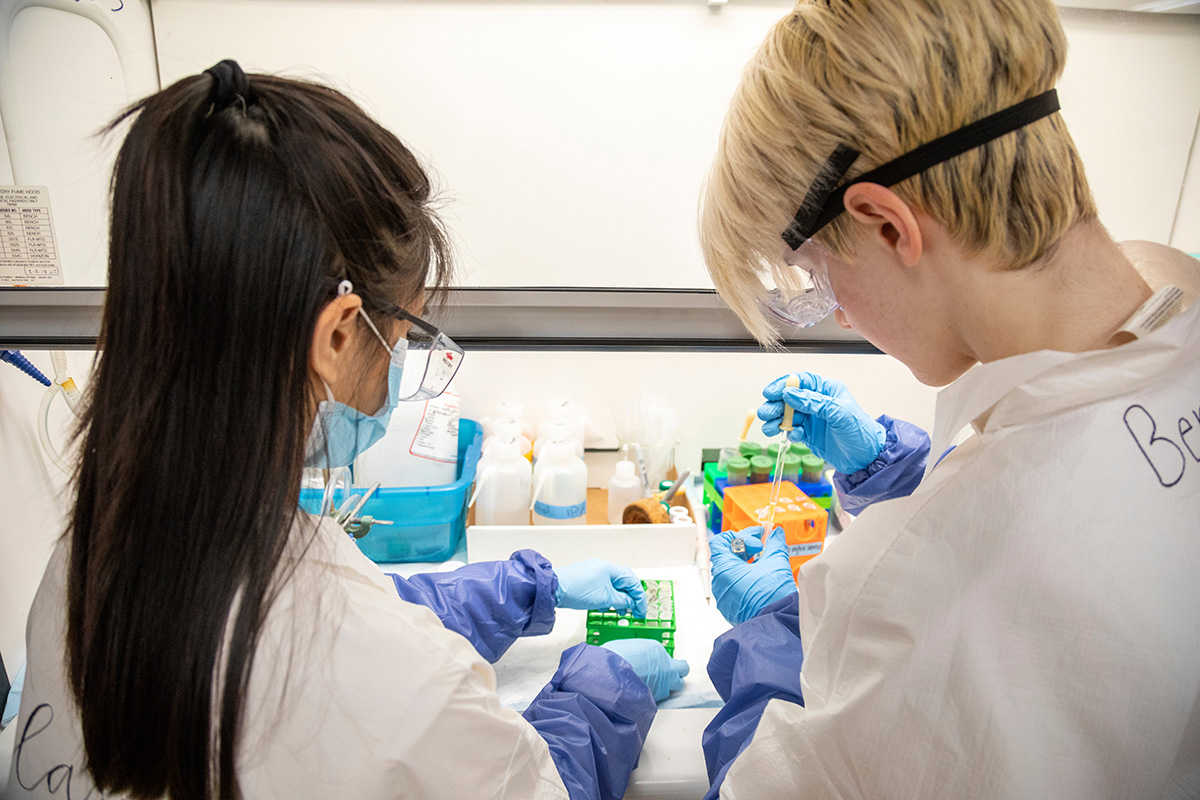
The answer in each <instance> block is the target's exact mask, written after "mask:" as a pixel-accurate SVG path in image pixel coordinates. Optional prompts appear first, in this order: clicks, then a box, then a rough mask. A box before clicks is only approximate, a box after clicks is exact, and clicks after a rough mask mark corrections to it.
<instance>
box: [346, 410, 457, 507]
mask: <svg viewBox="0 0 1200 800" xmlns="http://www.w3.org/2000/svg"><path fill="white" fill-rule="evenodd" d="M457 479H458V395H456V394H453V393H452V392H450V391H446V392H444V393H442V395H441V396H439V397H435V398H433V399H432V400H426V401H424V402H403V403H400V404H399V405H397V406H396V410H395V411H393V412H392V419H391V421H390V422H389V423H388V432H387V436H384V437H383V439H381V440H380V441H379V442H378V443H377V444H376V445H375V446H374V447H372V448H371V449H369V450H367V451H366V452H365V453H363V454H362V455H360V456H359V457H358V460H357V461H355V462H354V483H355V485H356V486H370V485H372V484H374V483H377V482H378V483H379V484H380V485H382V486H384V487H388V488H390V487H397V486H445V485H446V484H448V483H454V481H455V480H457Z"/></svg>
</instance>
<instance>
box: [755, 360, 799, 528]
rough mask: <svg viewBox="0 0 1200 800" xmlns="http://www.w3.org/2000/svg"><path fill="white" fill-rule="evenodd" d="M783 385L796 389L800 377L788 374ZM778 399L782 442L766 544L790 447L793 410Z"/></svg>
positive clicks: (773, 524)
mask: <svg viewBox="0 0 1200 800" xmlns="http://www.w3.org/2000/svg"><path fill="white" fill-rule="evenodd" d="M784 386H785V387H787V388H789V389H798V388H800V378H799V377H797V376H796V375H789V376H788V379H787V382H786V383H785V384H784ZM780 399H781V400H782V402H783V420H782V421H781V422H780V423H779V431H780V433H782V434H783V444H781V445H779V457H778V458H776V459H775V478H774V480H773V481H772V482H771V503H770V505H768V506H767V524H766V525H765V526H764V528H763V543H764V544H766V537H768V536H770V535H771V531H773V530H775V527H774V526H775V506H776V505H777V504H778V503H779V486H780V484H782V483H783V459H784V458H785V457H787V454H788V451H789V450H790V449H791V447H792V445H791V443H790V442H789V441H788V431H790V430H791V429H792V416H793V415H794V414H795V411H793V410H792V407H791V406H789V405H788V404H787V401H786V400H783V399H782V398H780Z"/></svg>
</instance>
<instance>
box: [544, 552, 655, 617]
mask: <svg viewBox="0 0 1200 800" xmlns="http://www.w3.org/2000/svg"><path fill="white" fill-rule="evenodd" d="M554 574H555V575H557V576H558V591H557V592H556V594H555V601H556V602H555V605H557V606H558V607H559V608H579V609H584V610H589V611H590V610H591V609H594V608H603V609H609V608H615V609H616V610H617V611H632V612H633V615H634V616H635V617H645V616H646V591H645V590H644V589H643V588H642V582H641V581H640V580H638V576H637V575H634V574H633V570H631V569H630V568H629V567H618V566H617V565H616V564H610V563H609V562H607V561H605V560H603V559H600V558H589V559H588V560H587V561H576V562H575V563H574V564H567V565H566V566H565V567H560V568H556V569H555V570H554Z"/></svg>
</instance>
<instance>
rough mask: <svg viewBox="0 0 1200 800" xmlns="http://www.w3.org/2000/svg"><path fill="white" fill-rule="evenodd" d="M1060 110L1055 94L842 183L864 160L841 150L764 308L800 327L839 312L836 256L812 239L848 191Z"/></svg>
mask: <svg viewBox="0 0 1200 800" xmlns="http://www.w3.org/2000/svg"><path fill="white" fill-rule="evenodd" d="M1058 110H1059V104H1058V93H1057V92H1056V91H1055V90H1054V89H1051V90H1050V91H1048V92H1044V93H1042V94H1039V95H1036V96H1034V97H1031V98H1029V99H1027V100H1023V101H1021V102H1020V103H1017V104H1016V105H1014V106H1009V107H1008V108H1006V109H1003V110H1001V111H997V112H996V113H995V114H992V115H990V116H987V117H984V118H983V119H980V120H977V121H975V122H972V123H971V124H969V125H966V126H964V127H962V128H959V129H958V130H956V131H952V132H951V133H948V134H946V135H945V136H941V137H938V138H937V139H934V140H933V141H931V142H927V143H926V144H923V145H921V146H920V147H918V148H916V149H915V150H910V151H909V152H907V153H905V154H904V155H902V156H899V157H897V158H895V159H893V160H891V161H889V162H887V163H886V164H882V165H880V166H878V167H875V168H874V169H872V170H868V171H867V172H864V173H863V174H862V175H859V176H858V177H856V178H854V179H852V180H849V181H845V182H842V178H843V177H845V175H846V173H847V172H848V171H849V170H850V167H851V166H853V165H854V162H855V161H856V160H858V156H859V155H860V154H859V151H857V150H855V149H853V148H850V147H847V146H845V145H838V146H837V147H836V148H835V149H834V151H833V153H832V154H831V155H830V156H829V158H828V159H826V161H825V164H824V165H823V166H822V167H821V169H820V170H818V172H817V177H816V178H815V179H813V182H812V185H811V186H810V187H809V189H808V193H807V194H806V195H805V196H804V200H803V202H801V204H800V208H799V210H798V211H796V215H795V216H794V217H793V218H792V221H791V223H790V224H789V225H788V227H787V230H785V231H784V232H783V233H782V234H781V237H782V238H783V241H784V242H785V243H786V244H787V250H786V251H785V253H784V257H783V262H782V264H776V265H773V266H772V267H771V269H770V270H769V271H768V272H767V273H766V274H764V275H762V282H763V295H762V297H761V298H760V301H759V302H760V304H761V305H762V306H763V308H764V309H766V311H767V312H768V313H769V314H770V315H771V316H773V317H775V318H776V319H778V320H780V321H781V322H784V323H786V324H789V325H796V326H799V327H808V326H810V325H815V324H816V323H818V322H820V321H821V320H822V319H824V318H825V317H826V316H828V315H829V313H830V312H832V311H833V310H834V309H835V308H837V307H838V302H837V299H836V298H835V297H834V295H833V288H832V287H831V286H830V284H829V266H828V265H829V262H830V261H833V260H836V256H834V255H833V254H832V253H830V252H829V251H828V250H827V249H825V248H824V247H822V246H821V245H820V244H818V243H817V242H815V241H813V238H812V237H813V236H815V235H816V234H817V232H818V231H820V230H821V229H822V228H824V227H825V226H826V225H828V224H829V223H830V222H832V221H833V220H834V219H836V218H837V217H838V215H839V214H841V213H842V211H844V210H845V203H844V198H845V196H846V190H847V189H848V188H849V187H850V186H851V185H852V184H855V183H874V184H878V185H880V186H894V185H895V184H897V183H900V182H901V181H903V180H907V179H908V178H911V177H913V176H914V175H917V174H919V173H921V172H924V171H925V170H927V169H929V168H930V167H932V166H935V165H937V164H941V163H943V162H945V161H949V160H950V159H952V158H954V157H955V156H959V155H962V154H963V153H965V152H967V151H968V150H973V149H975V148H976V147H980V146H982V145H984V144H987V143H988V142H990V141H992V140H993V139H998V138H1000V137H1001V136H1004V135H1005V134H1007V133H1012V132H1013V131H1015V130H1017V129H1018V128H1023V127H1025V126H1026V125H1028V124H1030V123H1032V122H1036V121H1037V120H1039V119H1041V118H1043V117H1047V116H1049V115H1051V114H1053V113H1054V112H1056V111H1058Z"/></svg>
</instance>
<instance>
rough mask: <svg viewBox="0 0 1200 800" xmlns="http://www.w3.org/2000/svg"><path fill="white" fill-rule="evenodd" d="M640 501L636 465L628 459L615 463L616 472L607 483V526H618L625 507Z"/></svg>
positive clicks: (640, 494) (640, 492) (640, 488)
mask: <svg viewBox="0 0 1200 800" xmlns="http://www.w3.org/2000/svg"><path fill="white" fill-rule="evenodd" d="M641 499H642V481H641V479H640V478H639V477H638V474H637V465H636V464H634V463H633V462H632V461H630V460H629V459H624V460H622V461H618V462H617V471H616V473H615V474H614V475H613V476H612V478H611V479H609V481H608V524H609V525H620V524H621V514H622V513H623V512H624V511H625V506H627V505H629V504H630V503H636V502H637V501H638V500H641Z"/></svg>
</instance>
